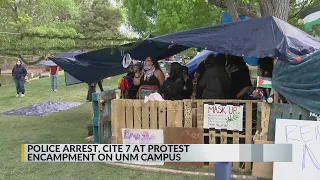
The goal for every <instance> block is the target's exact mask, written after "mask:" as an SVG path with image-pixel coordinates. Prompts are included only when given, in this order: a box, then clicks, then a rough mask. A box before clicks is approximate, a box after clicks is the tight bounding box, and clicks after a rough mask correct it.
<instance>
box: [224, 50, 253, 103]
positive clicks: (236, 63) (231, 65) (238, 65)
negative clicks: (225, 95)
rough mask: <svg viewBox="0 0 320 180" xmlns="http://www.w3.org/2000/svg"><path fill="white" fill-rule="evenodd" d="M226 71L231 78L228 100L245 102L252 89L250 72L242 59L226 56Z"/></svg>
mask: <svg viewBox="0 0 320 180" xmlns="http://www.w3.org/2000/svg"><path fill="white" fill-rule="evenodd" d="M226 57H227V71H228V73H229V75H230V78H231V84H230V94H229V96H230V98H231V99H242V100H247V99H248V98H249V91H250V89H251V88H252V82H251V78H250V71H249V68H248V66H247V64H246V63H245V62H244V59H243V58H242V57H239V56H233V55H227V56H226Z"/></svg>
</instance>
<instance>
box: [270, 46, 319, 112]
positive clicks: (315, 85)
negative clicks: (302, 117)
mask: <svg viewBox="0 0 320 180" xmlns="http://www.w3.org/2000/svg"><path fill="white" fill-rule="evenodd" d="M319 70H320V50H319V51H316V52H314V53H312V54H310V55H306V56H305V57H302V59H301V60H300V61H298V62H289V63H288V62H281V61H278V62H277V63H276V65H275V67H274V71H273V78H272V86H273V87H274V88H275V90H276V91H278V92H279V93H280V94H281V95H283V96H284V97H285V98H286V99H288V100H290V101H291V102H292V103H294V104H298V105H299V106H301V107H303V108H305V109H307V110H309V111H311V112H314V113H317V114H320V78H319V77H320V75H319V74H320V72H319Z"/></svg>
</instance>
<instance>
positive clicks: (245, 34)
mask: <svg viewBox="0 0 320 180" xmlns="http://www.w3.org/2000/svg"><path fill="white" fill-rule="evenodd" d="M151 39H152V41H158V42H165V43H172V44H178V45H183V46H188V47H194V48H203V49H207V50H212V51H216V52H221V53H224V54H231V55H235V56H242V57H252V58H263V57H272V58H278V59H279V60H283V61H292V60H293V59H294V58H296V57H298V56H302V55H305V54H309V53H311V52H313V51H315V50H317V49H320V40H319V39H317V38H315V37H312V36H311V35H309V34H307V33H305V32H303V31H301V30H300V29H298V28H296V27H294V26H292V25H290V24H288V23H287V22H284V21H282V20H280V19H278V18H275V17H272V16H266V17H262V18H255V19H249V20H246V21H239V22H232V23H226V24H219V25H215V26H209V27H204V28H198V29H193V30H189V31H184V32H177V33H173V34H167V35H163V36H158V37H154V38H151Z"/></svg>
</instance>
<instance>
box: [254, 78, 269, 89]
mask: <svg viewBox="0 0 320 180" xmlns="http://www.w3.org/2000/svg"><path fill="white" fill-rule="evenodd" d="M257 87H259V88H267V89H271V88H272V82H271V78H266V77H261V76H258V77H257Z"/></svg>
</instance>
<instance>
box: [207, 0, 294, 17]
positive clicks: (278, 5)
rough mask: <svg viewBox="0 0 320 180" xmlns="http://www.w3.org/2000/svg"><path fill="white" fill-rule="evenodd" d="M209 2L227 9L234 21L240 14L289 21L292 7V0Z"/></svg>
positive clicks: (227, 0) (214, 0)
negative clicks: (273, 17)
mask: <svg viewBox="0 0 320 180" xmlns="http://www.w3.org/2000/svg"><path fill="white" fill-rule="evenodd" d="M208 2H210V3H211V4H213V5H215V6H217V7H220V8H227V10H228V12H229V13H230V16H231V17H232V19H233V21H235V20H237V19H238V14H241V15H246V16H248V17H252V18H255V17H260V16H275V17H277V18H279V19H282V20H284V21H287V20H288V10H289V5H290V0H258V1H257V0H241V1H240V0H208ZM257 4H259V9H260V13H259V11H258V8H257Z"/></svg>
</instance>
